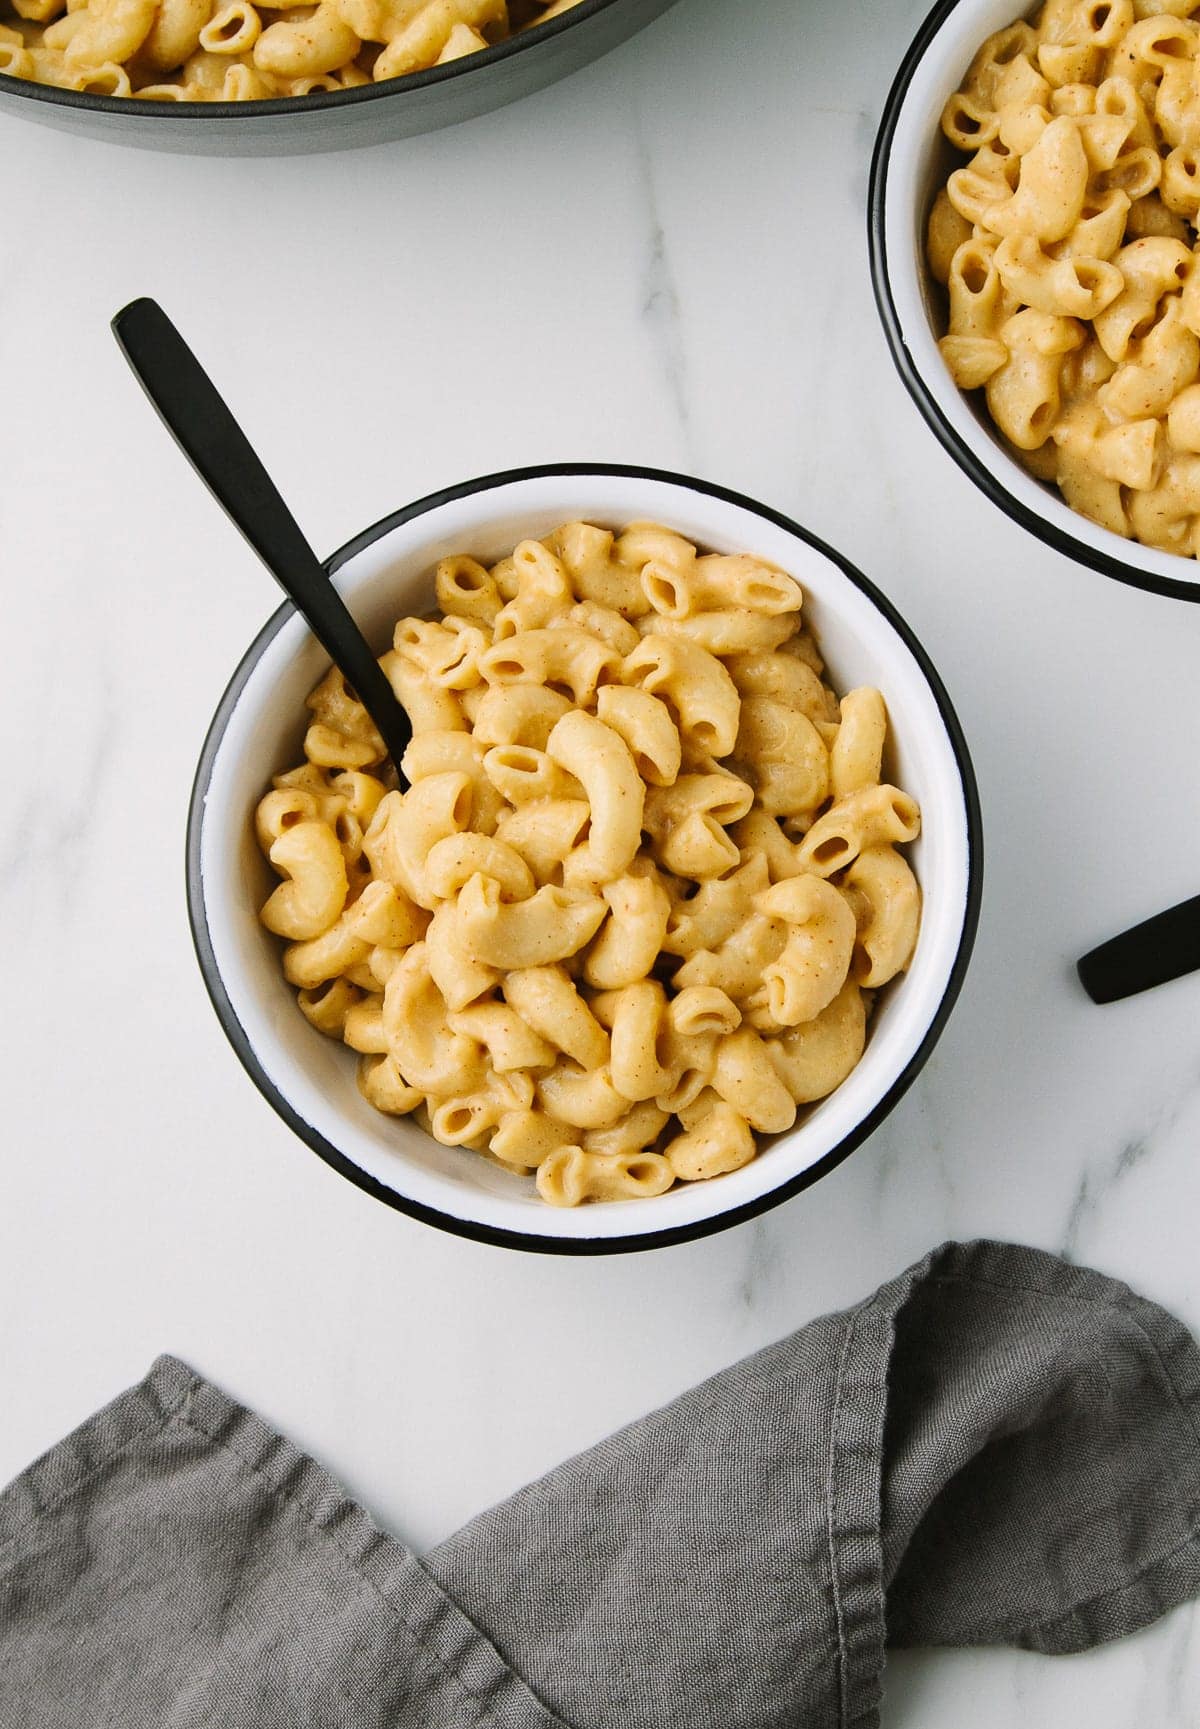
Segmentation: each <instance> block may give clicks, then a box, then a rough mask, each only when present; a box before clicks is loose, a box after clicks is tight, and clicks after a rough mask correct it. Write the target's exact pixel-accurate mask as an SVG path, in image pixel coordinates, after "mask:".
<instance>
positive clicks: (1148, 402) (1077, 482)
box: [927, 0, 1200, 557]
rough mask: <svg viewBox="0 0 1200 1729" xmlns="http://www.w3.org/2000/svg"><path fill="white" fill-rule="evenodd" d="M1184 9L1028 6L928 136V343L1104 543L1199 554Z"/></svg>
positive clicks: (1191, 70) (1193, 120)
mask: <svg viewBox="0 0 1200 1729" xmlns="http://www.w3.org/2000/svg"><path fill="white" fill-rule="evenodd" d="M1198 9H1200V8H1198V6H1197V0H1180V3H1176V4H1170V5H1168V4H1166V0H1160V6H1159V7H1158V8H1155V6H1154V5H1153V4H1148V3H1147V0H1047V3H1046V4H1045V5H1044V6H1043V7H1042V8H1041V10H1040V12H1038V13H1037V15H1036V17H1035V18H1034V19H1033V21H1032V22H1025V21H1024V20H1020V19H1018V20H1017V21H1016V22H1015V23H1013V24H1011V25H1009V26H1008V27H1007V29H1004V30H1000V31H998V32H997V33H996V34H995V35H994V36H991V37H989V38H988V40H987V41H986V42H985V43H984V44H983V46H982V48H981V49H980V50H979V52H978V53H977V54H976V56H975V58H974V60H973V61H972V63H971V66H970V69H969V70H968V72H967V76H966V78H965V80H964V82H963V85H962V88H961V89H960V90H958V91H957V92H956V93H955V94H954V95H953V96H952V97H951V98H950V100H949V102H948V103H947V104H946V107H945V110H944V112H943V115H942V130H943V132H944V133H945V135H946V137H947V138H948V139H949V140H950V142H951V144H953V145H954V146H955V148H956V149H958V150H960V151H963V152H965V153H966V154H967V155H968V156H969V157H970V161H969V162H968V163H967V164H966V165H965V166H964V167H960V168H956V169H955V170H954V171H953V172H952V173H951V174H950V175H949V177H948V179H947V180H946V183H945V185H944V186H943V187H942V188H941V189H940V190H939V192H938V194H937V197H936V199H935V201H934V205H933V208H932V211H931V213H930V217H929V224H928V233H927V254H928V260H929V265H930V269H931V270H932V273H933V275H934V276H935V277H936V279H937V280H938V281H939V282H940V283H942V284H943V285H944V287H945V290H946V297H947V328H946V334H945V336H944V337H943V338H942V340H941V344H940V347H941V351H942V354H943V356H944V358H945V361H946V364H947V366H948V367H949V369H950V372H951V374H952V376H953V378H954V380H955V382H956V383H957V384H958V385H959V387H960V388H961V389H963V390H968V391H975V390H981V391H983V393H984V399H985V401H986V404H987V409H988V413H989V414H990V416H991V418H992V420H993V421H994V422H995V424H996V426H997V427H998V428H999V430H1000V432H1001V433H1002V434H1003V436H1004V438H1005V439H1006V440H1007V442H1008V444H1009V446H1010V447H1011V449H1012V450H1013V453H1014V454H1015V455H1016V456H1017V457H1018V458H1019V459H1020V460H1021V461H1022V462H1023V463H1024V464H1025V466H1026V467H1027V468H1028V469H1029V470H1030V471H1031V472H1032V473H1033V474H1034V475H1035V476H1037V477H1038V478H1039V479H1041V480H1044V481H1053V482H1054V483H1055V484H1056V485H1057V487H1058V488H1059V491H1060V492H1061V493H1062V495H1063V497H1064V498H1065V500H1066V501H1067V503H1068V504H1069V505H1070V506H1071V507H1072V508H1073V509H1074V510H1077V511H1079V512H1081V513H1082V514H1083V515H1084V516H1087V517H1090V518H1091V519H1092V520H1093V521H1094V522H1098V523H1100V524H1101V525H1102V526H1103V527H1105V528H1107V529H1111V530H1112V531H1113V533H1115V534H1119V535H1123V536H1125V537H1127V538H1132V539H1135V540H1138V541H1141V542H1143V543H1144V544H1146V545H1148V546H1153V547H1158V548H1160V549H1162V550H1164V551H1168V552H1176V553H1182V554H1184V555H1186V556H1189V557H1194V556H1196V554H1197V552H1200V272H1198V271H1197V244H1196V226H1197V212H1198V211H1200V54H1198V50H1200V23H1197V22H1196V20H1195V19H1193V18H1192V17H1190V16H1189V14H1190V13H1192V12H1195V11H1197V10H1198Z"/></svg>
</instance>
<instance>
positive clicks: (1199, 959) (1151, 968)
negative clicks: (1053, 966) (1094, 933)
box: [1077, 895, 1200, 1003]
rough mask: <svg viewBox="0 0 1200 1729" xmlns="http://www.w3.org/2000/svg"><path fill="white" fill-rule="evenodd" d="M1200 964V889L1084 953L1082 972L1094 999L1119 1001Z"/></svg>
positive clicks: (1176, 977) (1104, 1001)
mask: <svg viewBox="0 0 1200 1729" xmlns="http://www.w3.org/2000/svg"><path fill="white" fill-rule="evenodd" d="M1198 968H1200V895H1193V896H1192V898H1191V900H1188V901H1180V903H1179V905H1178V906H1177V907H1168V908H1167V910H1166V912H1162V913H1155V915H1154V917H1153V918H1152V919H1147V920H1146V921H1145V923H1144V924H1140V925H1134V927H1133V929H1132V930H1128V931H1122V932H1121V934H1120V936H1116V937H1111V938H1110V939H1109V941H1108V942H1106V943H1101V944H1100V947H1099V948H1096V949H1093V950H1092V951H1091V953H1090V954H1086V955H1084V957H1083V959H1082V960H1081V961H1080V962H1079V966H1078V969H1077V970H1078V973H1079V977H1080V981H1081V982H1082V984H1083V988H1084V990H1085V991H1086V992H1087V994H1088V996H1089V997H1091V999H1092V1001H1093V1002H1094V1003H1115V1002H1119V1001H1120V999H1121V998H1122V997H1132V996H1136V994H1137V993H1138V991H1148V990H1149V989H1150V988H1151V987H1152V986H1153V985H1165V984H1166V983H1167V981H1168V980H1169V979H1178V978H1182V977H1183V975H1184V973H1190V972H1195V971H1196V970H1197V969H1198Z"/></svg>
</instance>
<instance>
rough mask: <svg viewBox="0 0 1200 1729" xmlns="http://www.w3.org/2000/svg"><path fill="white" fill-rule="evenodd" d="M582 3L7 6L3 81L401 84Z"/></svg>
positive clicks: (196, 91) (159, 89)
mask: <svg viewBox="0 0 1200 1729" xmlns="http://www.w3.org/2000/svg"><path fill="white" fill-rule="evenodd" d="M577 4H578V0H319V3H318V4H316V5H311V6H294V5H290V4H287V3H286V0H0V73H6V74H7V75H8V76H9V77H10V78H24V79H28V80H30V81H32V82H33V83H35V84H57V85H60V86H62V87H63V88H64V89H67V90H85V91H91V92H92V93H93V94H96V95H100V96H133V97H138V98H140V99H141V100H143V101H155V102H253V101H261V100H263V99H265V98H267V97H275V96H309V95H311V94H312V93H313V92H314V91H316V90H349V89H352V88H353V87H354V86H355V85H359V84H370V83H372V82H376V81H378V80H380V79H384V78H399V77H401V76H403V74H405V73H407V72H421V71H424V70H426V69H427V68H428V67H430V66H444V65H445V64H446V63H447V62H449V61H451V60H459V59H461V58H462V57H463V56H464V55H467V54H474V53H476V52H477V51H478V50H479V49H481V48H488V47H490V46H491V45H492V44H493V43H495V42H499V41H500V40H502V39H503V38H504V37H505V36H508V35H511V34H512V33H513V32H514V31H516V30H522V29H527V28H529V27H530V26H531V25H534V24H542V23H545V21H546V20H547V19H548V18H554V17H557V16H558V14H559V13H561V12H566V11H568V10H569V9H570V8H571V7H572V6H574V5H577Z"/></svg>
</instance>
